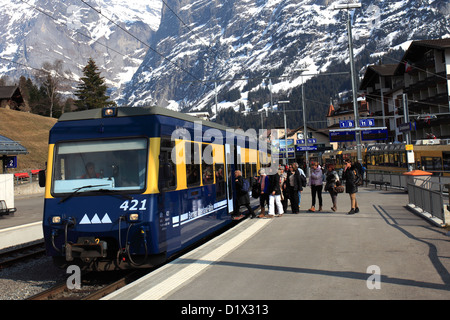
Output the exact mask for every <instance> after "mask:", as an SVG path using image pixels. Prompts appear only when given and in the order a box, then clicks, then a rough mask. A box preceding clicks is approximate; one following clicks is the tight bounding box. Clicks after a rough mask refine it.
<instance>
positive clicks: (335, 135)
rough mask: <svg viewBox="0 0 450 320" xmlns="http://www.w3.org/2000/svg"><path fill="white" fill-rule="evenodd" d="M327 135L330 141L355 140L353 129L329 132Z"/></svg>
mask: <svg viewBox="0 0 450 320" xmlns="http://www.w3.org/2000/svg"><path fill="white" fill-rule="evenodd" d="M329 137H330V142H347V141H355V140H356V137H355V131H338V132H330V134H329Z"/></svg>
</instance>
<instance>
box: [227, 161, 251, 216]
mask: <svg viewBox="0 0 450 320" xmlns="http://www.w3.org/2000/svg"><path fill="white" fill-rule="evenodd" d="M234 176H235V185H236V205H235V207H234V214H233V219H236V220H239V219H242V218H243V217H244V216H243V215H241V214H240V213H239V208H240V207H241V206H245V207H246V208H247V210H248V213H247V215H246V216H247V217H248V216H249V215H250V216H251V218H252V219H253V218H254V217H256V215H255V212H254V211H253V209H252V207H251V206H250V196H249V195H248V192H247V191H245V190H243V187H244V178H242V172H241V171H240V170H236V171H234Z"/></svg>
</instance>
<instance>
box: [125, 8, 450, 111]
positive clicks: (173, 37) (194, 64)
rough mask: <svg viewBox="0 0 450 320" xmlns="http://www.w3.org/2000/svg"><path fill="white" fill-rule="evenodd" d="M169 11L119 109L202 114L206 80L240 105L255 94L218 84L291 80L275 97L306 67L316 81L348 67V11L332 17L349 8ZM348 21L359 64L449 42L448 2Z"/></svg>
mask: <svg viewBox="0 0 450 320" xmlns="http://www.w3.org/2000/svg"><path fill="white" fill-rule="evenodd" d="M166 3H167V4H168V6H169V7H170V9H172V10H169V9H168V8H167V7H166V6H164V7H163V11H162V17H161V25H160V28H159V30H158V32H157V33H156V35H155V36H154V37H153V38H152V43H151V45H152V47H153V48H154V49H155V50H156V51H157V53H155V52H154V51H148V53H147V56H146V57H145V59H144V61H143V63H142V64H141V66H140V67H139V69H138V71H137V72H136V73H135V75H134V76H133V79H132V81H131V82H130V83H129V84H128V85H127V88H126V90H125V95H124V100H123V102H124V103H128V104H130V105H135V106H139V105H147V104H151V103H158V104H160V105H166V106H167V105H168V106H169V107H170V108H174V109H181V108H184V107H190V108H192V109H202V108H204V107H206V106H211V105H212V104H213V101H214V92H215V91H214V90H215V89H214V83H213V82H205V80H220V81H219V82H217V90H218V91H219V92H220V91H226V90H232V89H238V90H239V91H240V92H241V97H240V99H238V100H240V101H243V102H245V99H246V96H247V94H248V90H249V88H250V89H251V88H252V87H253V86H249V85H248V84H249V82H248V81H243V80H240V81H223V79H243V78H248V77H269V76H270V77H274V76H280V75H292V76H293V78H286V79H284V80H283V79H278V80H275V79H274V82H276V84H274V85H273V89H272V91H273V92H277V91H280V90H288V89H289V88H293V87H296V86H298V85H299V84H300V83H301V82H302V78H301V77H300V73H298V72H294V70H295V69H296V68H305V66H306V69H307V70H308V71H306V72H305V73H307V74H315V73H318V72H325V71H327V69H328V68H329V67H331V66H333V65H335V64H336V63H337V62H342V61H344V62H345V61H347V62H348V60H349V55H348V37H347V29H346V22H347V11H346V10H333V8H334V6H335V4H338V3H347V1H346V0H252V1H250V0H226V1H225V0H183V1H178V0H167V1H166ZM173 12H176V13H177V15H175V14H174V13H173ZM351 17H352V21H353V23H352V30H353V38H354V54H355V56H356V57H357V58H358V56H360V55H363V54H365V55H367V54H370V55H372V56H375V57H376V56H378V55H379V56H381V55H383V54H384V53H386V52H387V51H388V50H389V49H391V48H395V47H403V48H404V49H406V48H407V47H408V45H409V43H410V41H412V40H418V39H434V38H440V37H449V36H450V25H449V17H450V4H449V2H448V0H362V7H361V8H360V9H356V10H354V11H351ZM389 63H393V62H392V61H389ZM303 78H304V80H306V79H307V78H308V77H303ZM200 81H203V82H200ZM324 81H325V80H324ZM259 82H260V83H261V81H259ZM267 83H268V81H267V80H265V81H262V84H261V85H267ZM246 85H247V86H246ZM256 89H258V87H253V90H256ZM237 102H238V101H235V104H236V105H237ZM213 110H214V108H213Z"/></svg>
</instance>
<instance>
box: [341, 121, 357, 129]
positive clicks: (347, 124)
mask: <svg viewBox="0 0 450 320" xmlns="http://www.w3.org/2000/svg"><path fill="white" fill-rule="evenodd" d="M354 127H355V121H354V120H339V128H354Z"/></svg>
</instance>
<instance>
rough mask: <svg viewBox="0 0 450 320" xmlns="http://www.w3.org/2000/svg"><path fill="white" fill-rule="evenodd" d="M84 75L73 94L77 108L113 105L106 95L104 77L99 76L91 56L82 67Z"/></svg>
mask: <svg viewBox="0 0 450 320" xmlns="http://www.w3.org/2000/svg"><path fill="white" fill-rule="evenodd" d="M83 74H84V77H81V82H82V83H81V84H80V85H78V86H77V91H76V92H75V95H76V96H77V98H78V100H76V101H75V104H76V106H77V107H78V109H79V110H88V109H95V108H104V107H108V106H115V103H114V102H112V101H108V99H109V96H107V95H106V90H107V87H106V85H105V81H104V78H103V77H101V76H100V72H99V71H98V67H97V65H96V64H95V61H94V60H93V59H92V58H89V61H88V64H87V65H86V66H85V67H84V68H83Z"/></svg>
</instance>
